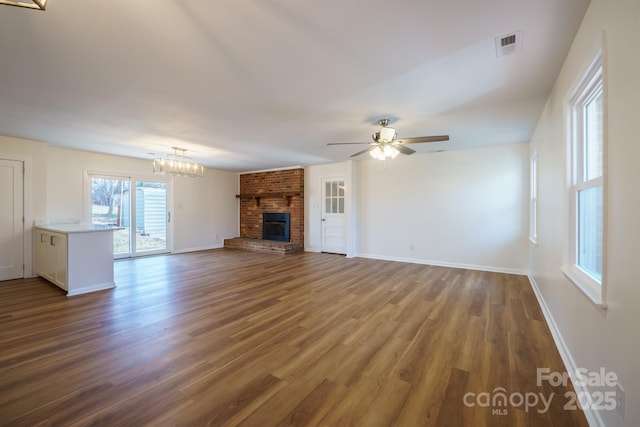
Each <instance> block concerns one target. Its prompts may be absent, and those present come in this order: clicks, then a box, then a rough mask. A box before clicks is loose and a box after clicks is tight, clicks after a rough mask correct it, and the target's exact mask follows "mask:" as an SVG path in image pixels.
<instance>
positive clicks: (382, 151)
mask: <svg viewBox="0 0 640 427" xmlns="http://www.w3.org/2000/svg"><path fill="white" fill-rule="evenodd" d="M399 153H400V152H399V151H398V150H396V148H395V147H394V146H393V145H391V144H384V143H383V144H380V145H378V146H377V147H376V148H374V149H373V150H371V151H369V154H371V157H373V158H374V159H377V160H384V159H394V158H395V157H396V156H397V155H398V154H399Z"/></svg>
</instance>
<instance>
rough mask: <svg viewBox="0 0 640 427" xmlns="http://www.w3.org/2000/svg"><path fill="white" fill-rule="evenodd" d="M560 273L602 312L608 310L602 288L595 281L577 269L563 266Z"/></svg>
mask: <svg viewBox="0 0 640 427" xmlns="http://www.w3.org/2000/svg"><path fill="white" fill-rule="evenodd" d="M560 271H562V273H563V274H564V275H565V277H566V278H567V279H569V281H570V282H571V283H573V284H574V285H576V287H577V288H578V289H579V290H580V291H581V292H582V293H583V294H584V295H585V296H586V297H587V298H589V301H591V302H592V303H593V304H594V305H595V306H596V307H598V308H599V309H600V310H606V309H607V304H606V302H605V301H604V298H603V294H602V292H603V291H602V286H601V285H599V284H597V283H596V282H594V281H593V279H591V278H590V277H588V276H587V275H586V274H584V273H582V272H580V271H576V270H575V269H573V268H571V267H567V266H561V267H560Z"/></svg>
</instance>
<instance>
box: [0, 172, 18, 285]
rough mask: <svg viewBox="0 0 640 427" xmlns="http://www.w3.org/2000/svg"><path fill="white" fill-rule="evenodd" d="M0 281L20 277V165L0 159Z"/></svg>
mask: <svg viewBox="0 0 640 427" xmlns="http://www.w3.org/2000/svg"><path fill="white" fill-rule="evenodd" d="M0 206H2V209H0V280H11V279H19V278H22V277H24V163H23V162H22V161H17V160H5V159H0Z"/></svg>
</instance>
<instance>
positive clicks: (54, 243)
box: [50, 233, 68, 289]
mask: <svg viewBox="0 0 640 427" xmlns="http://www.w3.org/2000/svg"><path fill="white" fill-rule="evenodd" d="M67 244H68V242H67V236H66V235H65V234H58V233H55V234H52V235H51V246H50V249H51V252H52V258H53V259H54V260H55V261H54V265H53V267H54V269H53V276H54V281H55V282H56V283H57V284H58V285H59V286H60V287H61V288H63V289H68V286H67V283H68V272H67Z"/></svg>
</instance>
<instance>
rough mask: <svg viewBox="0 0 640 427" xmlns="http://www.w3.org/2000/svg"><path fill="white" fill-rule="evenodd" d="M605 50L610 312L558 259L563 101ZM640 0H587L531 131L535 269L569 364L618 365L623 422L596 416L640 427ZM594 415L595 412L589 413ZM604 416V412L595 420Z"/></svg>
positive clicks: (611, 415)
mask: <svg viewBox="0 0 640 427" xmlns="http://www.w3.org/2000/svg"><path fill="white" fill-rule="evenodd" d="M603 30H605V33H606V43H605V49H604V67H605V85H606V90H607V95H606V96H607V102H608V107H607V109H608V135H607V136H608V163H607V169H608V172H607V173H608V176H607V184H606V191H607V197H608V206H607V215H608V217H607V221H606V230H607V236H606V250H607V261H606V264H605V269H606V270H605V271H606V281H607V283H608V291H607V302H608V306H609V308H608V310H607V311H606V312H603V311H601V310H600V309H598V308H597V307H596V306H595V305H594V304H592V303H591V301H590V300H588V299H587V298H586V296H584V295H583V294H582V293H581V292H580V291H579V290H578V288H577V287H576V286H575V285H573V284H572V283H571V282H569V281H568V280H567V279H566V278H565V277H564V276H563V275H562V273H561V272H560V270H559V269H558V266H560V265H561V264H562V262H563V247H564V246H563V245H564V238H565V236H566V235H567V232H566V231H567V229H566V227H567V225H566V224H567V221H566V212H567V198H566V196H565V190H564V188H565V170H566V169H565V161H564V159H565V152H564V149H565V124H564V119H563V108H564V99H565V98H566V97H567V96H568V95H569V93H570V91H571V90H572V89H573V88H574V86H575V84H576V83H577V80H578V79H579V77H580V76H581V75H582V74H583V73H584V72H585V70H586V68H587V66H588V65H589V63H590V62H591V61H592V60H593V58H594V56H595V53H596V52H597V50H598V49H599V47H600V46H602V31H603ZM638 46H640V1H638V0H591V5H590V7H589V10H588V12H587V14H586V15H585V18H584V20H583V22H582V25H581V27H580V30H579V31H578V33H577V35H576V38H575V40H574V43H573V46H572V48H571V50H570V53H569V55H568V57H567V59H566V62H565V64H564V66H563V68H562V71H561V73H560V75H559V78H558V80H557V82H556V86H555V88H554V90H553V93H552V94H551V96H550V98H549V99H548V102H547V105H546V108H545V110H544V113H543V114H542V116H541V118H540V121H539V123H538V126H537V128H536V131H535V133H534V136H533V138H532V140H531V150H532V152H534V151H537V155H538V167H539V171H538V172H539V210H538V218H539V227H538V245H537V246H535V245H532V246H531V254H530V258H531V264H530V266H531V274H532V278H533V280H534V282H535V285H536V286H537V288H538V290H539V293H540V294H541V296H542V299H543V305H546V308H547V310H548V315H549V316H550V318H551V324H552V326H553V327H555V328H557V329H556V331H555V332H556V334H557V339H558V340H559V343H560V348H561V350H563V351H564V356H565V359H566V360H567V361H568V362H569V363H568V364H569V365H573V366H569V369H573V368H575V367H582V368H586V369H588V370H590V371H597V370H598V369H600V367H604V368H605V369H606V370H607V371H613V372H615V373H616V374H617V375H618V377H619V379H620V383H621V384H622V386H623V387H624V389H625V391H626V420H623V419H622V418H621V417H620V416H619V415H618V414H617V413H616V411H601V412H600V413H599V414H598V415H595V416H594V418H593V422H594V423H595V424H600V422H602V423H603V424H602V425H607V426H611V427H613V426H637V425H640V369H639V367H638V363H639V361H640V339H639V338H638V325H640V310H639V309H638V304H639V303H640V279H639V278H640V262H639V254H640V251H639V250H638V245H639V242H640V191H638V188H637V187H638V183H640V167H638V159H640V144H639V143H638V138H639V136H640V54H639V52H640V50H639V48H638ZM589 415H590V416H593V414H589ZM599 418H600V419H599Z"/></svg>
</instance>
